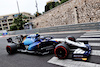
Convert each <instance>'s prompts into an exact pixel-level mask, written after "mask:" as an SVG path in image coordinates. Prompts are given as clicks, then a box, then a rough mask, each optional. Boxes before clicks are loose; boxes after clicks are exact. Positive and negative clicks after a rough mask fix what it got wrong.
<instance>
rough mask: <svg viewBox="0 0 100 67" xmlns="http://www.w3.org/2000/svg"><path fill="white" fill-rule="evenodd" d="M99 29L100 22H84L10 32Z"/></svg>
mask: <svg viewBox="0 0 100 67" xmlns="http://www.w3.org/2000/svg"><path fill="white" fill-rule="evenodd" d="M99 29H100V22H96V23H82V24H74V25H64V26H56V27H48V28H37V29H32V30H19V31H9V34H10V35H18V34H34V33H36V32H39V33H46V32H61V31H77V30H99Z"/></svg>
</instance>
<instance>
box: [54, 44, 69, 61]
mask: <svg viewBox="0 0 100 67" xmlns="http://www.w3.org/2000/svg"><path fill="white" fill-rule="evenodd" d="M54 54H55V55H56V57H58V58H59V59H65V58H66V57H67V56H68V54H69V47H68V46H67V45H66V44H64V43H60V44H58V45H57V46H56V47H55V49H54Z"/></svg>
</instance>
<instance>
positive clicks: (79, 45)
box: [51, 38, 86, 47]
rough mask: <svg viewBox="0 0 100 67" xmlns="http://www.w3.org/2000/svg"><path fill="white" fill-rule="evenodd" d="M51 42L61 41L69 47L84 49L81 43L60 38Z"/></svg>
mask: <svg viewBox="0 0 100 67" xmlns="http://www.w3.org/2000/svg"><path fill="white" fill-rule="evenodd" d="M51 40H55V41H58V42H59V41H61V42H67V43H68V44H70V45H74V46H78V47H86V45H85V44H84V43H82V42H74V41H71V40H68V39H67V38H66V39H62V38H57V39H51Z"/></svg>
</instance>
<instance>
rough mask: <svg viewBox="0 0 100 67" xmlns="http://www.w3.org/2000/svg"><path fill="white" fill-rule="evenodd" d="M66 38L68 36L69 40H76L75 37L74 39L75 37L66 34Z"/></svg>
mask: <svg viewBox="0 0 100 67" xmlns="http://www.w3.org/2000/svg"><path fill="white" fill-rule="evenodd" d="M67 38H68V39H69V40H71V41H74V42H76V39H75V37H73V36H67Z"/></svg>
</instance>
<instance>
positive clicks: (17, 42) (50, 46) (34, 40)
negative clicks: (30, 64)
mask: <svg viewBox="0 0 100 67" xmlns="http://www.w3.org/2000/svg"><path fill="white" fill-rule="evenodd" d="M52 39H53V38H52V37H50V36H47V37H45V36H40V35H39V34H34V35H27V36H22V35H20V36H16V37H12V38H8V39H7V41H8V44H7V46H6V50H7V52H8V54H13V53H16V52H27V53H34V54H41V55H44V54H48V53H53V52H54V48H55V46H56V45H57V44H58V42H57V41H56V40H52Z"/></svg>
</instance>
